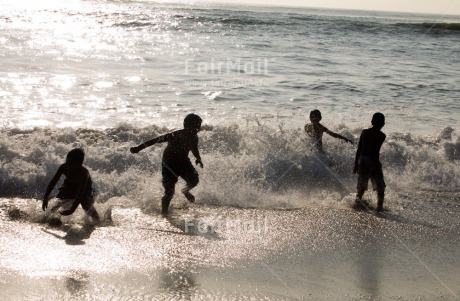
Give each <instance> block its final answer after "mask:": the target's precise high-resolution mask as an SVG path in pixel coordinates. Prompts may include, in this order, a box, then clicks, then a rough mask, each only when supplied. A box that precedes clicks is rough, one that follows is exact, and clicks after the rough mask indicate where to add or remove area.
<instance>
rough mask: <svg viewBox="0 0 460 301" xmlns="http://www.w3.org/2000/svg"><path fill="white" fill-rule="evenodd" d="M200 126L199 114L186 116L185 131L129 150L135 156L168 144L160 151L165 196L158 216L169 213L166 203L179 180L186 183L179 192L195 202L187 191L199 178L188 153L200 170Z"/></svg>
mask: <svg viewBox="0 0 460 301" xmlns="http://www.w3.org/2000/svg"><path fill="white" fill-rule="evenodd" d="M201 123H202V119H201V118H200V117H199V116H198V115H195V114H189V115H187V116H186V117H185V119H184V128H183V129H182V130H177V131H174V132H172V133H168V134H165V135H163V136H159V137H157V138H154V139H152V140H149V141H147V142H144V143H142V144H141V145H139V146H135V147H132V148H131V149H130V151H131V153H133V154H135V153H138V152H140V151H141V150H143V149H144V148H146V147H149V146H152V145H154V144H156V143H163V142H167V143H168V145H167V146H166V148H165V150H164V152H163V160H162V170H161V174H162V176H163V180H162V183H163V187H164V189H165V192H164V196H163V198H162V199H161V213H162V214H163V215H167V214H168V209H169V204H170V202H171V199H172V197H173V195H174V191H175V186H176V183H177V181H178V179H179V177H181V178H183V179H184V180H185V181H186V183H187V184H186V187H185V188H184V189H182V193H183V194H184V195H185V197H186V198H187V200H189V201H190V202H194V201H195V196H194V195H193V194H191V193H190V190H191V189H192V188H194V187H195V186H196V185H198V182H199V178H198V173H197V171H196V170H195V168H194V167H193V165H192V163H191V162H190V159H189V157H188V154H189V152H190V151H191V152H192V154H193V155H194V156H195V158H196V161H195V163H196V164H197V165H200V167H201V168H203V162H202V161H201V157H200V152H199V151H198V135H197V134H198V132H199V131H200V129H201Z"/></svg>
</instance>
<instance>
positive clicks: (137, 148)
mask: <svg viewBox="0 0 460 301" xmlns="http://www.w3.org/2000/svg"><path fill="white" fill-rule="evenodd" d="M170 137H171V133H169V134H166V135H162V136H159V137H156V138H153V139H151V140H149V141H146V142H144V143H142V144H140V145H138V146H134V147H131V148H130V149H129V151H130V152H131V153H132V154H137V153H138V152H140V151H141V150H143V149H144V148H147V147H149V146H152V145H154V144H156V143H162V142H167V141H168V140H169V138H170Z"/></svg>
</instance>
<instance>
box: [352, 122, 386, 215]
mask: <svg viewBox="0 0 460 301" xmlns="http://www.w3.org/2000/svg"><path fill="white" fill-rule="evenodd" d="M371 122H372V127H371V128H369V129H365V130H363V131H362V133H361V136H360V137H359V144H358V150H357V151H356V159H355V167H354V169H353V173H358V174H359V177H358V185H357V190H358V194H357V195H356V203H355V207H357V208H359V207H362V200H361V199H362V197H363V195H364V192H365V191H366V190H367V185H368V182H369V179H371V181H372V187H373V188H374V190H377V196H378V201H377V211H378V212H380V211H382V210H383V199H384V197H385V181H384V179H383V172H382V163H380V148H381V147H382V144H383V142H384V141H385V138H386V136H385V134H384V133H382V132H381V131H380V130H381V129H382V128H383V126H384V125H385V116H384V115H383V114H382V113H375V114H374V116H372V121H371Z"/></svg>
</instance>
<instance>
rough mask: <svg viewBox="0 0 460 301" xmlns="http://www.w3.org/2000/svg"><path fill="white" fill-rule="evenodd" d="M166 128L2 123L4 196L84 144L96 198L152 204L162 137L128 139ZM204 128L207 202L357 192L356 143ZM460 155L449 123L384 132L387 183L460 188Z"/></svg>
mask: <svg viewBox="0 0 460 301" xmlns="http://www.w3.org/2000/svg"><path fill="white" fill-rule="evenodd" d="M168 131H170V129H168V128H165V127H157V126H149V127H146V128H137V127H134V126H132V125H129V124H122V125H119V126H117V127H115V128H110V129H107V130H103V131H102V130H90V129H77V130H74V129H51V128H35V129H31V130H19V129H3V130H2V131H1V132H0V153H1V161H0V162H1V165H0V177H1V182H0V197H21V198H26V197H32V198H40V197H41V196H42V195H43V193H44V191H45V189H46V186H47V184H48V182H49V181H50V179H51V177H52V176H53V174H54V172H55V171H56V170H57V168H58V166H59V165H60V164H62V163H63V162H64V160H65V159H64V158H65V156H66V154H67V152H68V151H69V150H70V149H72V148H74V147H82V148H84V149H85V151H86V159H85V163H84V164H85V166H87V167H88V168H89V170H90V172H91V174H92V177H93V181H94V183H95V187H96V189H97V196H98V197H97V201H98V202H107V201H108V200H110V199H113V198H117V197H121V198H124V199H129V200H138V202H139V203H140V204H150V203H151V202H152V200H159V199H160V197H161V195H162V192H163V189H162V186H161V154H162V151H163V149H164V146H162V145H158V146H153V147H150V148H148V149H146V150H144V151H143V152H141V153H139V154H136V155H133V154H131V153H130V152H129V148H130V147H131V146H134V145H137V144H139V143H141V142H142V141H145V140H148V139H151V138H152V137H155V136H158V135H161V134H164V133H166V132H168ZM335 131H338V132H340V133H341V134H342V135H344V136H346V137H349V138H350V139H352V140H354V141H357V139H358V137H359V133H360V129H349V128H346V127H343V126H342V127H340V128H338V129H335ZM199 136H200V150H201V153H202V157H203V162H204V164H205V168H204V169H202V170H201V169H199V168H198V171H199V173H200V180H201V182H200V185H199V186H198V187H197V188H196V189H195V190H194V191H195V193H196V194H197V196H198V199H199V200H200V202H202V203H206V204H210V205H229V206H237V207H268V208H297V207H302V206H304V205H305V199H308V198H309V197H310V198H314V199H328V200H330V199H333V200H341V199H342V198H343V197H345V196H347V195H350V194H354V192H355V185H356V176H355V175H353V174H352V172H351V170H352V167H353V162H354V155H355V151H356V147H355V146H351V145H349V144H344V143H342V142H341V141H340V140H337V139H332V138H329V137H324V145H325V150H326V154H324V155H320V154H316V153H315V152H313V151H312V150H311V149H310V147H309V142H308V140H307V139H306V135H305V133H304V132H303V130H301V129H290V130H283V129H282V128H277V129H273V128H270V127H267V126H262V125H259V126H257V125H256V126H245V127H242V126H240V125H237V124H234V125H229V126H211V125H207V126H204V130H203V131H202V132H200V134H199ZM459 160H460V138H459V137H458V134H457V132H456V131H455V130H454V129H452V128H446V129H444V130H443V131H441V132H440V133H439V134H438V135H437V137H435V138H432V139H428V138H423V137H419V136H413V135H411V134H404V133H387V141H386V143H385V144H384V145H383V147H382V154H381V161H382V164H383V167H384V173H385V177H386V182H387V186H388V189H389V190H393V191H399V190H404V191H420V190H430V191H433V190H435V191H456V190H457V189H458V187H459V186H460V167H459ZM179 185H181V183H180V184H179ZM178 191H179V189H178ZM312 196H314V197H312ZM180 197H181V196H177V198H180ZM155 206H156V205H155Z"/></svg>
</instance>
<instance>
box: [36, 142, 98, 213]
mask: <svg viewBox="0 0 460 301" xmlns="http://www.w3.org/2000/svg"><path fill="white" fill-rule="evenodd" d="M84 159H85V152H84V151H83V150H82V149H80V148H75V149H73V150H71V151H70V152H69V153H68V154H67V157H66V161H65V163H64V164H62V165H61V166H59V168H58V170H57V172H56V174H55V175H54V177H53V178H52V179H51V181H50V183H49V184H48V188H47V189H46V192H45V195H44V197H43V205H42V209H43V211H45V210H46V208H47V207H48V198H49V195H50V194H51V192H52V191H53V189H54V186H56V184H57V182H58V181H59V179H60V177H61V175H64V176H65V180H64V184H63V186H62V187H61V188H59V192H58V194H57V196H56V197H57V198H59V199H61V200H73V203H72V206H71V207H70V208H69V209H67V210H64V211H61V212H60V213H61V214H62V215H70V214H72V213H74V212H75V210H76V209H77V207H78V205H80V204H81V206H82V207H83V209H84V210H85V212H86V213H87V214H88V215H89V216H91V217H92V218H93V219H94V220H96V221H99V214H98V213H97V211H96V210H95V209H94V206H93V204H94V192H93V188H92V181H91V176H90V174H89V171H88V170H87V169H86V168H85V167H83V160H84Z"/></svg>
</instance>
